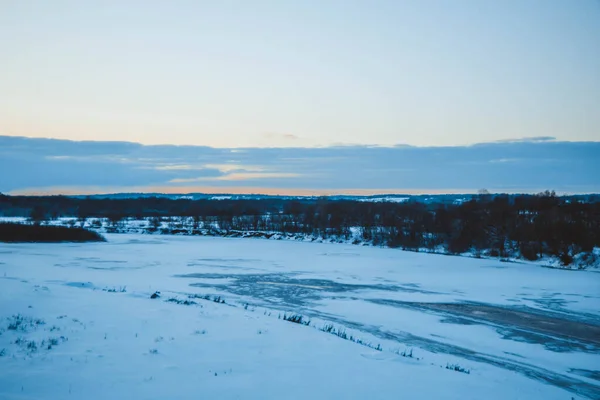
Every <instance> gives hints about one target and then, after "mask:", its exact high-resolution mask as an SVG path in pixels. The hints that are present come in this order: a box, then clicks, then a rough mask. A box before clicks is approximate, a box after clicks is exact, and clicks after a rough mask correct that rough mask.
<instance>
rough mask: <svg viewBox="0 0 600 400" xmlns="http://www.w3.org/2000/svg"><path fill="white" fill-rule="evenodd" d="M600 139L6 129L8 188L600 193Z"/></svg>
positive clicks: (1, 179)
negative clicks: (229, 144)
mask: <svg viewBox="0 0 600 400" xmlns="http://www.w3.org/2000/svg"><path fill="white" fill-rule="evenodd" d="M598 154H600V142H560V141H556V140H554V139H553V138H551V137H539V138H530V139H521V140H515V141H501V142H494V143H483V144H476V145H470V146H447V147H416V146H396V147H381V146H337V147H320V148H314V147H313V148H300V147H296V148H257V147H251V148H214V147H206V146H173V145H141V144H137V143H128V142H73V141H65V140H57V139H37V138H19V137H9V136H0V170H1V171H9V173H2V174H0V192H3V193H12V194H32V193H51V194H56V193H65V194H89V193H116V192H168V193H189V192H207V193H262V194H298V195H315V194H317V195H320V194H338V193H347V194H376V193H408V194H410V193H473V192H476V191H477V190H478V189H482V188H486V189H488V190H490V191H492V192H519V193H523V192H528V193H529V192H540V191H542V190H546V189H550V190H552V189H553V190H556V191H557V192H558V193H559V194H565V193H590V192H600V179H599V178H598V171H600V157H598Z"/></svg>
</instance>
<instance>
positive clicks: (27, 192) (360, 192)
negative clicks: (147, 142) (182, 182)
mask: <svg viewBox="0 0 600 400" xmlns="http://www.w3.org/2000/svg"><path fill="white" fill-rule="evenodd" d="M117 193H160V194H181V195H185V194H190V193H203V194H256V195H275V196H277V195H280V196H334V195H350V196H371V195H380V194H407V195H419V194H470V193H476V190H464V189H463V190H452V189H441V190H431V189H294V188H290V189H285V188H283V189H282V188H265V187H253V186H239V187H207V186H142V187H127V188H123V187H112V188H111V187H108V188H107V187H42V188H27V189H19V190H14V191H10V192H8V194H10V195H13V196H18V195H20V196H48V195H65V196H75V195H94V194H117Z"/></svg>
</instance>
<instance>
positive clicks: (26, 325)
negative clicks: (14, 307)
mask: <svg viewBox="0 0 600 400" xmlns="http://www.w3.org/2000/svg"><path fill="white" fill-rule="evenodd" d="M8 321H9V322H8V326H7V327H6V329H7V330H9V331H19V332H28V331H29V330H30V329H35V328H37V327H38V326H40V325H44V324H45V323H46V322H45V321H44V320H43V319H40V318H31V317H26V316H23V315H21V314H16V315H13V316H12V317H10V318H8Z"/></svg>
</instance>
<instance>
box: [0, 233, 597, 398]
mask: <svg viewBox="0 0 600 400" xmlns="http://www.w3.org/2000/svg"><path fill="white" fill-rule="evenodd" d="M106 237H107V239H108V242H106V243H89V244H0V399H63V398H64V399H71V398H74V399H83V398H85V399H107V398H110V399H198V398H220V399H231V398H239V399H249V398H262V399H296V398H298V399H300V398H302V399H306V398H319V399H320V398H349V399H364V398H370V399H401V398H407V399H414V398H422V399H483V398H485V399H566V400H568V399H571V398H576V399H580V398H600V382H599V380H600V372H599V371H598V370H599V369H600V368H599V366H600V273H598V272H595V271H570V270H558V269H549V268H543V267H540V266H536V265H531V264H518V263H502V262H499V261H496V260H483V259H470V258H464V257H450V256H443V255H434V254H422V253H411V252H402V251H399V250H391V249H381V248H373V247H361V246H351V245H344V244H324V243H305V242H294V241H272V240H260V239H232V238H218V237H198V236H171V235H168V236H162V235H142V234H107V235H106ZM155 291H160V297H159V298H155V299H151V298H150V297H151V295H152V294H153V293H154V292H155ZM292 314H297V315H301V316H302V321H303V322H305V323H308V324H299V323H293V322H290V321H286V320H284V317H285V318H286V319H289V318H290V315H292ZM308 321H310V322H308ZM457 370H458V371H457ZM467 372H468V373H467Z"/></svg>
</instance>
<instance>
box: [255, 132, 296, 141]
mask: <svg viewBox="0 0 600 400" xmlns="http://www.w3.org/2000/svg"><path fill="white" fill-rule="evenodd" d="M263 137H265V138H267V139H283V140H298V139H300V137H299V136H296V135H293V134H291V133H275V132H266V133H264V134H263Z"/></svg>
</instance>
